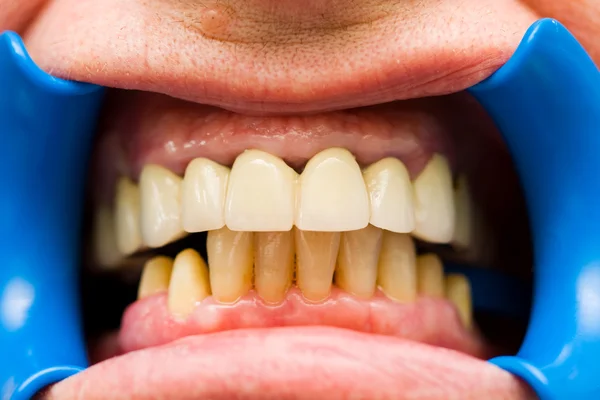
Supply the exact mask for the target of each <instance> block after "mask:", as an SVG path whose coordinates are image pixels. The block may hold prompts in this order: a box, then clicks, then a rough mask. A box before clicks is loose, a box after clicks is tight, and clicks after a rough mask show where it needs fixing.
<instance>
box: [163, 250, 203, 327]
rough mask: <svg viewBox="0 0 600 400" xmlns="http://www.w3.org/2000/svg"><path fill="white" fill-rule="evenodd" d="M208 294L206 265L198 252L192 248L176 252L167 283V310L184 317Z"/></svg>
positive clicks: (178, 316) (176, 315)
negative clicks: (169, 280)
mask: <svg viewBox="0 0 600 400" xmlns="http://www.w3.org/2000/svg"><path fill="white" fill-rule="evenodd" d="M208 296H210V282H209V277H208V267H207V266H206V263H205V262H204V260H203V259H202V257H201V256H200V254H198V252H197V251H196V250H194V249H187V250H184V251H182V252H180V253H179V254H177V257H175V262H174V263H173V273H172V274H171V282H170V283H169V295H168V298H167V306H168V308H169V312H170V313H171V314H172V315H173V316H175V317H177V318H186V317H187V316H189V315H190V314H191V313H192V311H194V308H195V307H196V304H197V303H198V302H200V301H202V300H204V299H205V298H206V297H208Z"/></svg>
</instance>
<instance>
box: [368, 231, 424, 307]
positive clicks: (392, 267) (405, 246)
mask: <svg viewBox="0 0 600 400" xmlns="http://www.w3.org/2000/svg"><path fill="white" fill-rule="evenodd" d="M378 269H379V270H378V275H377V284H378V285H379V287H380V288H381V290H382V291H383V293H385V294H386V296H388V297H389V298H391V299H393V300H396V301H399V302H407V303H409V302H412V301H414V300H415V299H416V297H417V260H416V252H415V244H414V242H413V239H412V238H411V237H410V236H409V235H407V234H404V233H394V232H388V231H384V232H383V238H382V243H381V254H380V255H379V266H378Z"/></svg>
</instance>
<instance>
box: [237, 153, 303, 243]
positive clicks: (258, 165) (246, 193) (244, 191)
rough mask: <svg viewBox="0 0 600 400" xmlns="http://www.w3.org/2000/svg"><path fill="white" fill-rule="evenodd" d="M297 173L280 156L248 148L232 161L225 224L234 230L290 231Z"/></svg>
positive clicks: (292, 223) (292, 220)
mask: <svg viewBox="0 0 600 400" xmlns="http://www.w3.org/2000/svg"><path fill="white" fill-rule="evenodd" d="M297 176H298V174H296V172H295V171H294V170H293V169H291V168H290V167H289V166H288V165H287V164H286V163H285V162H284V161H283V160H282V159H281V158H279V157H275V156H273V155H271V154H268V153H265V152H264V151H259V150H247V151H245V152H244V153H242V154H240V155H239V156H238V158H237V159H236V160H235V162H234V163H233V167H232V168H231V174H230V176H229V183H228V186H227V199H226V201H225V223H226V224H227V227H228V228H229V229H231V230H234V231H254V232H271V231H289V230H291V229H292V226H293V225H294V211H295V206H296V179H297Z"/></svg>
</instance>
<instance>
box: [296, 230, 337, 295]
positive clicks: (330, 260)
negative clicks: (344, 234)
mask: <svg viewBox="0 0 600 400" xmlns="http://www.w3.org/2000/svg"><path fill="white" fill-rule="evenodd" d="M294 232H295V233H294V239H295V245H296V284H297V285H298V287H299V288H300V290H301V291H302V294H303V295H304V297H305V298H306V299H308V300H311V301H315V302H316V301H321V300H323V299H325V298H327V296H329V293H330V292H331V283H332V280H333V272H334V270H335V263H336V259H337V255H338V250H339V246H340V236H341V235H340V233H339V232H311V231H302V230H300V229H295V230H294Z"/></svg>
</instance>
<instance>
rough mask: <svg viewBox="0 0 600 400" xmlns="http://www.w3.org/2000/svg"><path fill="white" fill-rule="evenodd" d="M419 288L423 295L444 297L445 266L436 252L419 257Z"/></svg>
mask: <svg viewBox="0 0 600 400" xmlns="http://www.w3.org/2000/svg"><path fill="white" fill-rule="evenodd" d="M417 288H418V292H419V294H420V295H421V296H428V297H444V294H445V290H444V267H443V265H442V261H441V260H440V258H439V257H438V256H436V255H435V254H424V255H422V256H419V257H417Z"/></svg>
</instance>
